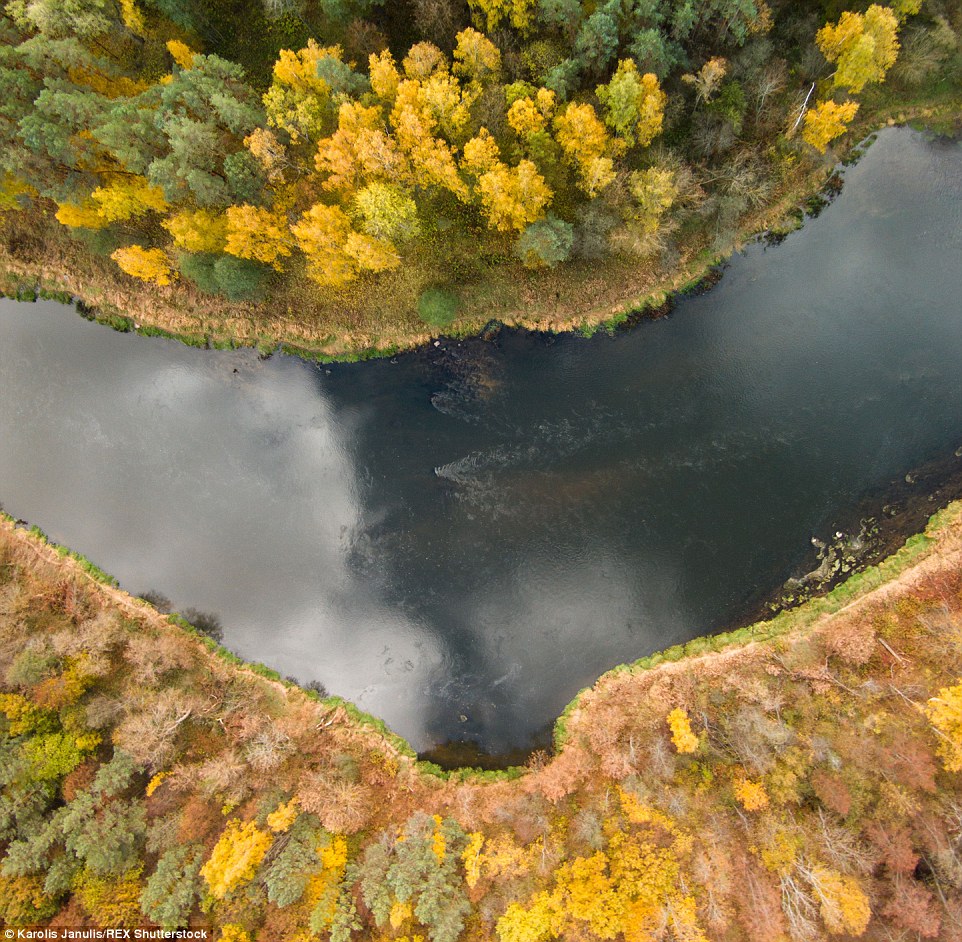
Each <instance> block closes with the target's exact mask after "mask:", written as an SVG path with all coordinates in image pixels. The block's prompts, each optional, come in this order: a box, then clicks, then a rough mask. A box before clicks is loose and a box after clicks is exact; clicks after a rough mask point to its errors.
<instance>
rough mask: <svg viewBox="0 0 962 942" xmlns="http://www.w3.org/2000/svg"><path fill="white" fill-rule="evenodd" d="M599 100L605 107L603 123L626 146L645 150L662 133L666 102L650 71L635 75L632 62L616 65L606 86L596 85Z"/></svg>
mask: <svg viewBox="0 0 962 942" xmlns="http://www.w3.org/2000/svg"><path fill="white" fill-rule="evenodd" d="M597 92H598V99H599V100H600V101H601V103H602V104H603V105H604V106H605V123H606V124H607V125H608V127H610V128H611V129H612V130H613V131H614V132H615V133H616V134H618V135H619V136H620V137H621V138H622V139H623V140H624V141H625V143H626V144H627V145H628V146H629V147H632V146H633V145H634V144H635V143H638V144H640V145H641V146H642V147H647V146H648V145H649V144H650V143H651V142H652V140H653V139H654V137H655V136H656V135H657V134H659V133H661V125H662V121H663V120H664V116H665V102H666V101H667V100H668V99H667V96H666V95H665V93H664V92H663V91H662V90H661V86H660V85H659V84H658V77H657V76H656V75H654V74H652V73H651V72H646V73H645V74H644V75H640V74H639V73H638V67H637V66H636V65H635V63H634V62H633V61H632V60H631V59H623V60H622V61H621V62H619V63H618V68H617V70H616V71H615V74H614V75H613V76H612V77H611V81H610V82H608V84H607V85H599V86H598V89H597Z"/></svg>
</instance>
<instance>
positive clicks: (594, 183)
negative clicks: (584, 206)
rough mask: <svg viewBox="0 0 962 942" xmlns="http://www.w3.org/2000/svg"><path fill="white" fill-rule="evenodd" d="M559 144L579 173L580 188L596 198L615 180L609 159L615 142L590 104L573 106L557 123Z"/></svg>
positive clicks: (568, 107) (573, 103) (573, 104)
mask: <svg viewBox="0 0 962 942" xmlns="http://www.w3.org/2000/svg"><path fill="white" fill-rule="evenodd" d="M554 126H555V132H556V135H557V140H558V143H559V144H560V145H561V149H562V151H563V152H564V154H565V156H566V157H567V158H568V160H569V161H571V162H572V163H573V164H574V165H575V167H576V168H577V170H578V178H579V185H580V186H581V189H582V190H583V191H584V192H585V193H586V194H587V195H588V196H591V197H594V196H597V195H598V193H600V192H601V191H602V190H603V189H604V188H605V187H606V186H608V184H610V183H611V182H612V181H613V180H614V178H615V170H614V161H613V160H612V159H611V157H610V156H608V152H609V151H610V150H612V141H611V139H610V138H609V136H608V132H607V131H606V130H605V126H604V124H603V122H602V121H601V119H600V118H599V117H598V113H597V112H596V111H595V109H594V108H593V107H592V106H591V105H589V104H576V103H575V102H571V103H570V104H569V105H568V106H567V107H566V108H565V110H564V111H563V112H561V114H559V115H558V116H557V117H556V118H555V119H554Z"/></svg>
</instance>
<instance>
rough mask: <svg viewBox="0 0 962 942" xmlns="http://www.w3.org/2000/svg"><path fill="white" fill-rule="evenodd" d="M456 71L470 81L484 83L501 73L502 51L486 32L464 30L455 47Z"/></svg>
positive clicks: (495, 78)
mask: <svg viewBox="0 0 962 942" xmlns="http://www.w3.org/2000/svg"><path fill="white" fill-rule="evenodd" d="M454 71H455V73H457V74H458V75H463V76H464V77H465V78H466V79H467V80H468V81H469V82H477V83H479V84H483V83H484V82H486V81H488V80H497V78H498V76H499V74H500V73H501V51H500V50H499V49H498V47H497V46H496V45H495V44H494V43H493V42H491V40H490V39H488V37H487V36H485V35H484V33H479V32H478V31H477V30H476V29H471V28H470V27H469V28H468V29H465V30H462V31H461V32H460V33H458V35H457V45H456V46H455V48H454Z"/></svg>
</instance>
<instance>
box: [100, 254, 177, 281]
mask: <svg viewBox="0 0 962 942" xmlns="http://www.w3.org/2000/svg"><path fill="white" fill-rule="evenodd" d="M110 257H111V258H112V259H113V260H114V261H115V262H116V263H117V264H118V265H119V266H120V268H121V270H122V271H124V272H126V273H127V274H128V275H132V276H133V277H134V278H139V279H140V280H141V281H152V282H154V284H157V285H169V284H170V281H171V278H172V277H173V276H174V272H173V269H172V268H171V265H170V260H169V259H168V258H167V253H166V252H164V251H163V249H145V248H144V247H143V246H142V245H128V246H127V247H126V248H122V249H117V250H116V251H115V252H114V253H113V254H112V255H111V256H110Z"/></svg>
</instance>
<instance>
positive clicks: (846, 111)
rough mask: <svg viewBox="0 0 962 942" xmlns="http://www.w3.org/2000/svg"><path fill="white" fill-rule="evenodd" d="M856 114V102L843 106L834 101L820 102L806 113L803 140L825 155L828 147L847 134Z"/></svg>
mask: <svg viewBox="0 0 962 942" xmlns="http://www.w3.org/2000/svg"><path fill="white" fill-rule="evenodd" d="M856 112H858V103H857V102H854V101H846V102H844V103H842V104H841V105H837V104H835V102H834V101H823V102H819V104H817V105H816V106H815V107H814V108H810V109H809V110H808V111H807V112H806V113H805V127H804V128H802V138H803V140H804V141H805V142H806V143H807V144H811V145H812V147H814V148H815V149H816V150H817V151H820V152H821V153H823V154H824V153H825V149H826V148H827V147H828V145H829V144H830V143H831V142H832V141H834V140H835V138H837V137H839V136H840V135H842V134H844V133H845V130H846V128H847V127H848V126H849V124H850V123H851V121H852V119H853V118H854V117H855V115H856Z"/></svg>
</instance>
